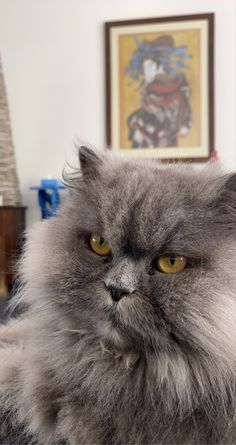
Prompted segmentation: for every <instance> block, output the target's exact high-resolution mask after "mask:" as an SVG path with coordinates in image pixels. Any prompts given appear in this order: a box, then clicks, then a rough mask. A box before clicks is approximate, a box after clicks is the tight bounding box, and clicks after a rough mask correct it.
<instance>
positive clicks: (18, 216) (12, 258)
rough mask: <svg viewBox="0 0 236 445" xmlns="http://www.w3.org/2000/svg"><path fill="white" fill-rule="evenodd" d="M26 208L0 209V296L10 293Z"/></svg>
mask: <svg viewBox="0 0 236 445" xmlns="http://www.w3.org/2000/svg"><path fill="white" fill-rule="evenodd" d="M25 211H26V207H12V206H3V207H0V296H1V294H2V295H4V294H6V293H8V292H10V290H11V288H12V284H13V281H14V266H15V263H16V260H17V258H18V257H19V254H20V251H21V246H22V242H23V234H24V230H25Z"/></svg>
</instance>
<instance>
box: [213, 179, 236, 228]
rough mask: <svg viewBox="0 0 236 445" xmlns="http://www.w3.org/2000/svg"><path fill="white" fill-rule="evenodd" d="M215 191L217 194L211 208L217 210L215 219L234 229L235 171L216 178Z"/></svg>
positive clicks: (235, 216) (235, 213)
mask: <svg viewBox="0 0 236 445" xmlns="http://www.w3.org/2000/svg"><path fill="white" fill-rule="evenodd" d="M216 192H217V195H216V197H215V198H214V201H213V208H215V209H216V210H217V221H219V222H221V223H223V224H224V225H225V226H227V227H229V228H232V229H233V230H235V224H236V173H231V174H227V175H224V176H221V177H220V178H218V180H217V187H216Z"/></svg>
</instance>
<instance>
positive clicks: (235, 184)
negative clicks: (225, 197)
mask: <svg viewBox="0 0 236 445" xmlns="http://www.w3.org/2000/svg"><path fill="white" fill-rule="evenodd" d="M225 189H226V190H227V191H229V192H234V193H236V173H231V174H229V175H227V177H226V182H225ZM235 198H236V197H235Z"/></svg>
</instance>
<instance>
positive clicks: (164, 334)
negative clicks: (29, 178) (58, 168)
mask: <svg viewBox="0 0 236 445" xmlns="http://www.w3.org/2000/svg"><path fill="white" fill-rule="evenodd" d="M80 162H81V169H82V173H83V174H82V175H80V174H77V175H74V176H70V177H68V178H67V182H68V186H69V188H70V194H69V197H68V200H67V203H66V205H65V206H64V207H63V208H62V209H61V212H60V215H59V216H58V217H57V218H54V219H52V220H49V221H44V222H40V223H39V224H38V226H36V227H35V228H34V230H33V231H32V232H31V233H29V235H28V241H27V243H26V247H25V254H24V257H23V259H22V261H21V264H20V279H21V283H22V285H21V286H22V289H21V290H20V291H18V294H17V295H16V301H17V303H20V302H23V303H24V304H26V305H27V307H28V309H27V311H26V312H25V313H24V315H22V316H21V318H18V319H17V320H15V321H10V322H9V324H7V325H6V326H4V327H3V328H2V330H1V331H0V339H1V349H0V414H1V426H0V433H1V434H0V436H1V438H2V441H1V443H14V444H15V443H17V441H18V443H20V444H23V443H37V444H44V445H45V444H70V445H77V444H117V445H118V444H137V445H138V444H181V445H182V444H235V443H236V428H235V425H236V419H235V416H236V397H235V392H236V389H235V383H236V354H235V350H236V278H235V259H236V231H235V228H236V175H233V174H231V175H223V174H221V173H219V172H218V173H217V172H216V171H215V167H210V166H207V167H206V168H204V169H203V170H201V171H197V172H196V171H195V170H193V169H191V168H190V167H189V166H184V165H168V164H167V165H161V164H159V163H157V162H155V161H151V160H142V161H140V160H129V161H127V160H125V159H122V158H119V157H115V156H114V155H112V154H110V153H107V154H101V155H97V154H95V153H94V152H93V151H91V150H90V149H86V148H81V149H80ZM94 232H96V233H100V234H101V235H102V236H103V237H104V238H106V239H107V240H109V242H110V244H111V247H112V255H111V256H109V257H101V256H99V255H97V254H96V253H94V252H93V251H92V250H91V249H90V247H89V238H90V235H91V233H94ZM164 253H166V254H171V253H172V254H173V253H175V254H179V255H184V256H185V257H186V258H188V260H189V262H188V266H187V268H186V269H184V270H183V271H182V272H179V273H177V274H165V273H161V272H159V271H158V270H155V269H154V267H153V260H154V259H155V258H156V257H158V256H159V255H161V254H164ZM111 285H113V286H116V287H120V288H124V289H126V290H127V295H125V296H124V297H123V298H122V299H121V300H120V301H118V302H113V301H112V298H111V293H110V291H109V286H111Z"/></svg>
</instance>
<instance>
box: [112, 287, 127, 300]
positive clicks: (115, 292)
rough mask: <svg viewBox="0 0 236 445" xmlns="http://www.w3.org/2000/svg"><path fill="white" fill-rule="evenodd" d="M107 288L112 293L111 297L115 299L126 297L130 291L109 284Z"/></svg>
mask: <svg viewBox="0 0 236 445" xmlns="http://www.w3.org/2000/svg"><path fill="white" fill-rule="evenodd" d="M107 289H108V290H109V291H110V293H111V298H112V300H113V301H116V302H117V301H119V300H120V299H121V298H122V297H125V295H128V294H129V293H130V292H129V290H128V289H121V288H118V287H114V286H107Z"/></svg>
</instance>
